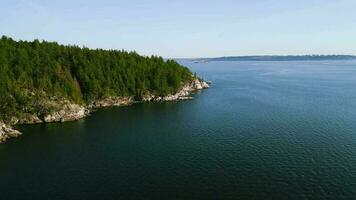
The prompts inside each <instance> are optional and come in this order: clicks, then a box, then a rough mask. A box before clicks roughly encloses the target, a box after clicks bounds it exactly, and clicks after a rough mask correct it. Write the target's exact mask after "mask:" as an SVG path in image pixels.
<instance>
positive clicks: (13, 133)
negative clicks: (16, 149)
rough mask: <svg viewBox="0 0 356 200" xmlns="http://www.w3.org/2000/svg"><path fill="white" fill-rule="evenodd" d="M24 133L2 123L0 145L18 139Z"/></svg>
mask: <svg viewBox="0 0 356 200" xmlns="http://www.w3.org/2000/svg"><path fill="white" fill-rule="evenodd" d="M21 134H22V133H21V132H20V131H18V130H15V129H13V128H11V127H10V126H8V125H6V124H4V123H3V122H0V143H2V142H5V141H6V140H7V139H9V138H12V137H17V136H19V135H21Z"/></svg>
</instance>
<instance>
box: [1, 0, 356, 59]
mask: <svg viewBox="0 0 356 200" xmlns="http://www.w3.org/2000/svg"><path fill="white" fill-rule="evenodd" d="M354 7H356V2H355V1H352V0H341V1H337V2H335V1H331V0H326V1H321V0H308V1H307V0H302V1H298V2H290V1H289V2H286V1H282V0H267V1H258V0H253V1H249V2H247V1H242V0H237V1H230V0H223V1H220V2H217V1H201V0H198V1H194V2H191V1H169V2H166V1H163V0H154V1H135V2H130V1H124V0H119V1H114V0H104V1H101V2H94V1H84V0H78V1H75V2H72V1H69V0H62V1H50V2H48V1H44V0H31V1H24V0H4V2H3V3H2V6H1V8H0V24H1V31H0V35H6V36H9V37H12V38H13V39H15V40H33V39H39V40H47V41H56V42H58V43H61V44H70V45H78V46H87V47H89V48H103V49H118V50H120V49H124V50H127V51H136V52H138V53H139V54H142V55H146V56H149V55H160V56H162V57H165V58H205V57H227V56H258V55H312V54H322V55H333V54H336V55H356V48H355V47H356V42H355V41H354V40H353V37H354V36H355V35H356V27H355V26H354V22H355V21H356V13H355V12H354V9H353V8H354ZM14 11H16V12H14Z"/></svg>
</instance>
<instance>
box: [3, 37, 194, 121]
mask: <svg viewBox="0 0 356 200" xmlns="http://www.w3.org/2000/svg"><path fill="white" fill-rule="evenodd" d="M191 79H192V73H191V72H190V70H189V69H188V68H186V67H184V66H181V65H180V64H178V63H177V62H175V61H174V60H164V59H163V58H162V57H157V56H151V57H145V56H140V55H138V54H137V53H136V52H126V51H118V50H103V49H89V48H85V47H82V48H81V47H78V46H66V45H60V44H58V43H56V42H46V41H39V40H34V41H32V42H28V41H14V40H13V39H11V38H9V37H6V36H2V38H1V39H0V118H2V117H4V116H6V115H9V114H11V115H13V114H15V113H16V112H21V110H23V109H26V107H29V106H31V104H32V103H33V102H32V101H33V99H34V98H30V97H31V95H32V96H37V94H40V93H42V94H46V95H48V96H59V97H63V98H65V99H68V100H70V101H73V102H75V103H79V104H83V103H88V102H91V101H95V100H97V99H102V98H106V97H112V96H136V97H137V96H141V95H143V94H145V93H147V92H149V93H153V94H156V95H162V96H163V95H167V94H172V93H174V92H176V91H177V90H179V89H180V87H181V86H182V84H184V83H185V82H187V81H190V80H191Z"/></svg>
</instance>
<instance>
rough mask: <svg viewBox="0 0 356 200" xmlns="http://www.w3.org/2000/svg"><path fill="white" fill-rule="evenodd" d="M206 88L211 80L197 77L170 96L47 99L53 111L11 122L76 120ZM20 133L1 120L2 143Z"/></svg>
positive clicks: (176, 98)
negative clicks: (96, 111) (78, 101)
mask: <svg viewBox="0 0 356 200" xmlns="http://www.w3.org/2000/svg"><path fill="white" fill-rule="evenodd" d="M205 88H209V82H205V81H203V80H201V79H198V78H195V79H194V80H193V81H191V82H190V83H187V84H186V85H184V86H183V87H182V89H181V90H180V91H178V92H177V93H175V94H172V95H168V96H156V95H153V94H146V95H143V96H142V97H141V99H140V100H135V98H134V97H109V98H106V99H102V100H97V101H95V102H92V103H90V104H89V105H78V104H73V103H71V102H69V101H67V100H60V101H47V102H45V103H42V104H47V105H46V106H47V107H51V108H52V109H53V111H51V112H49V113H48V114H44V115H41V116H38V115H34V114H29V113H24V114H23V115H22V116H21V117H20V118H15V117H13V119H12V120H11V122H10V124H11V125H16V124H36V123H51V122H66V121H75V120H79V119H81V118H84V117H86V116H88V115H89V114H90V111H91V110H93V109H96V108H101V107H110V106H125V105H130V104H134V103H143V102H160V101H179V100H187V99H193V98H192V97H191V96H190V95H191V94H192V93H193V92H195V91H197V90H202V89H205ZM19 135H21V133H20V132H19V131H17V130H15V129H13V128H11V127H10V126H8V125H6V124H4V123H3V122H0V143H2V142H5V141H6V140H7V139H9V138H11V137H17V136H19Z"/></svg>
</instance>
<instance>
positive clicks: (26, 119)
mask: <svg viewBox="0 0 356 200" xmlns="http://www.w3.org/2000/svg"><path fill="white" fill-rule="evenodd" d="M17 123H19V124H38V123H43V121H42V120H41V119H40V118H39V117H38V116H37V115H33V114H29V113H26V114H23V116H22V117H21V118H20V119H19V120H18V122H17Z"/></svg>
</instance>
